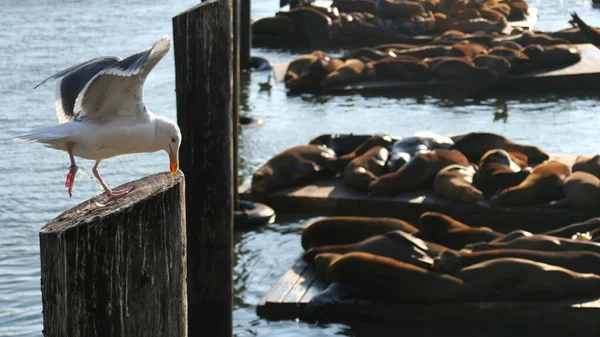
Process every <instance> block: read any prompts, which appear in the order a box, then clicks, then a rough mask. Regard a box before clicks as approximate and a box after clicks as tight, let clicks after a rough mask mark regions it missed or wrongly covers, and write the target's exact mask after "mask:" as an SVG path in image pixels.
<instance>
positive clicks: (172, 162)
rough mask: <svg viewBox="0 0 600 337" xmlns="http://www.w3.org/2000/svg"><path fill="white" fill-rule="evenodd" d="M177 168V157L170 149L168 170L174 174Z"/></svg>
mask: <svg viewBox="0 0 600 337" xmlns="http://www.w3.org/2000/svg"><path fill="white" fill-rule="evenodd" d="M177 170H179V158H178V157H177V155H176V154H175V153H173V151H172V150H171V151H169V171H171V174H175V173H177Z"/></svg>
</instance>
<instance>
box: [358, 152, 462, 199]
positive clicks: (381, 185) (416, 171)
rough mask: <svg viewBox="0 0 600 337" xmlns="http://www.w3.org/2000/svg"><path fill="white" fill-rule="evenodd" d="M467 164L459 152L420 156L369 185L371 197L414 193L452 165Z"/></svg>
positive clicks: (429, 153)
mask: <svg viewBox="0 0 600 337" xmlns="http://www.w3.org/2000/svg"><path fill="white" fill-rule="evenodd" d="M468 163H469V162H468V160H467V158H465V156H464V155H463V154H462V153H460V152H459V151H454V150H433V151H431V152H427V153H423V154H420V155H418V156H416V157H414V158H413V159H412V160H411V161H409V162H408V163H406V165H404V166H402V167H401V168H400V169H399V170H397V171H394V172H390V173H386V174H384V175H382V176H381V177H379V178H378V179H377V180H375V181H373V182H372V183H371V184H370V185H369V193H370V194H372V195H394V194H398V193H402V192H408V191H414V190H416V189H418V188H421V187H425V186H427V185H429V184H431V183H433V179H434V178H435V175H436V174H437V173H438V172H439V171H440V170H441V169H443V168H444V167H446V166H448V165H452V164H459V165H467V164H468Z"/></svg>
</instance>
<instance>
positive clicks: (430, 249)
mask: <svg viewBox="0 0 600 337" xmlns="http://www.w3.org/2000/svg"><path fill="white" fill-rule="evenodd" d="M446 250H448V248H447V247H444V246H440V245H438V244H435V243H431V242H426V241H423V240H421V239H419V238H416V237H414V236H413V235H411V234H408V233H406V232H403V231H401V230H396V231H391V232H387V233H385V234H382V235H374V236H371V237H369V238H366V239H364V240H362V241H360V242H356V243H352V244H345V245H328V246H318V247H312V248H309V249H307V250H306V251H305V252H304V254H303V255H302V259H303V260H304V261H306V262H307V263H313V262H314V261H315V260H316V258H317V257H318V256H319V255H320V254H322V253H334V254H348V253H369V254H374V255H379V256H385V257H389V258H391V259H394V260H396V261H402V262H407V263H412V264H414V265H417V266H419V267H422V268H425V269H430V268H431V266H433V258H434V257H436V256H439V255H440V254H441V253H442V252H444V251H446Z"/></svg>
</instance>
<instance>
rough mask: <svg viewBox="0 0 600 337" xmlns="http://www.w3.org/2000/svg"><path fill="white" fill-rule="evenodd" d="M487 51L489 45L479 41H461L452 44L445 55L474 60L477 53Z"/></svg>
mask: <svg viewBox="0 0 600 337" xmlns="http://www.w3.org/2000/svg"><path fill="white" fill-rule="evenodd" d="M485 53H487V47H486V46H484V45H482V44H479V43H471V42H468V41H461V42H458V43H455V44H453V45H452V48H451V49H450V50H449V51H448V52H447V53H446V55H445V56H450V57H465V58H467V59H468V60H471V61H472V60H473V59H474V58H475V57H476V56H477V55H480V54H485Z"/></svg>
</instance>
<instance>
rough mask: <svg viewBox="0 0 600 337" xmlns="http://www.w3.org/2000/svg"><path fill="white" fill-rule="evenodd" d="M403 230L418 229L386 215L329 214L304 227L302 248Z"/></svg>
mask: <svg viewBox="0 0 600 337" xmlns="http://www.w3.org/2000/svg"><path fill="white" fill-rule="evenodd" d="M395 230H402V231H404V232H406V233H409V234H412V233H416V232H418V229H417V228H416V227H415V226H413V225H411V224H410V223H408V222H406V221H404V220H400V219H396V218H385V217H359V216H329V217H325V218H322V219H318V220H315V221H312V222H309V223H308V224H307V225H306V226H304V229H302V239H301V241H302V248H304V249H305V250H306V249H309V248H312V247H318V246H329V245H345V244H350V243H357V242H360V241H362V240H365V239H368V238H370V237H371V236H374V235H383V234H385V233H387V232H390V231H395Z"/></svg>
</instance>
